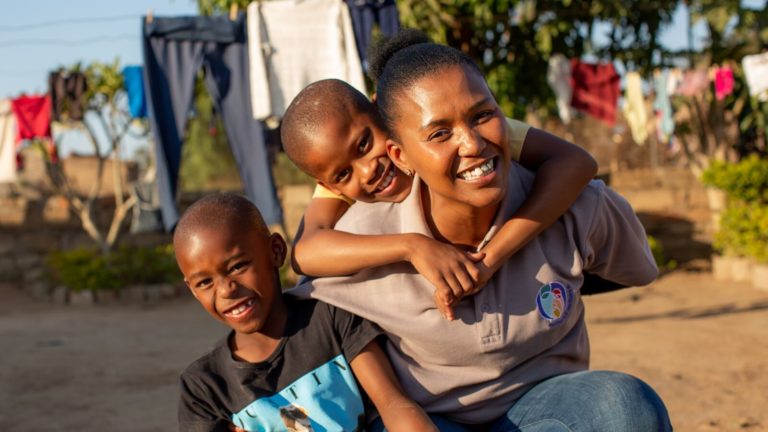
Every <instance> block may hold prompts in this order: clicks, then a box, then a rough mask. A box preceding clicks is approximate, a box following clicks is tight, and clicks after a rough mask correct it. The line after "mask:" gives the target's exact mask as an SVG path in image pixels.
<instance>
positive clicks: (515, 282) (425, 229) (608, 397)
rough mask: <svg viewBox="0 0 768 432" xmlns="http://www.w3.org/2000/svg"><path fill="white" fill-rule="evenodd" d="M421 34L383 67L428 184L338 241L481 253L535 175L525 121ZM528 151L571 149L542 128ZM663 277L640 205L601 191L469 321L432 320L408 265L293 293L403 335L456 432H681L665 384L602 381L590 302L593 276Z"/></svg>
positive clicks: (418, 374) (421, 389)
mask: <svg viewBox="0 0 768 432" xmlns="http://www.w3.org/2000/svg"><path fill="white" fill-rule="evenodd" d="M412 37H414V34H413V33H408V32H406V33H403V34H401V35H399V36H398V37H396V38H395V39H394V40H393V41H390V42H385V43H384V45H383V48H382V49H380V50H379V52H378V54H376V55H374V56H372V61H371V69H372V70H374V73H376V74H377V76H376V78H378V80H377V81H378V86H377V104H378V108H379V110H380V112H381V115H382V117H383V119H384V121H385V123H386V126H387V127H388V129H389V132H390V138H389V139H388V141H387V150H388V154H389V156H390V158H391V159H392V160H393V161H394V162H395V163H396V164H397V165H398V167H399V168H400V169H402V170H404V171H405V170H414V171H415V172H416V174H417V176H416V177H415V178H414V180H413V184H412V187H411V193H410V194H409V195H408V197H407V198H406V199H405V200H404V201H402V202H401V203H397V204H390V203H377V204H371V205H362V204H356V205H354V206H352V207H350V209H349V210H348V211H347V213H346V214H345V215H344V216H343V217H342V218H341V220H339V222H338V223H337V224H336V228H337V229H338V230H341V231H347V232H350V233H353V234H364V235H390V234H395V233H417V234H421V235H425V236H428V237H432V238H436V239H439V240H441V241H442V242H444V243H446V244H449V245H452V246H454V247H457V248H459V249H464V250H477V249H479V248H482V247H483V245H485V244H487V243H488V242H489V241H490V240H491V239H492V238H493V237H494V236H495V235H496V233H497V232H498V231H499V229H500V228H501V227H503V226H504V225H505V223H507V222H508V221H509V220H510V219H511V218H512V217H513V215H514V214H515V212H516V211H518V209H519V208H520V207H521V205H522V203H523V202H524V201H525V199H526V197H527V196H528V195H530V194H531V190H532V189H533V186H534V176H533V174H532V173H531V172H529V171H527V170H525V169H524V168H523V167H521V166H520V165H518V164H517V163H515V162H509V158H508V157H506V156H505V145H504V143H505V142H507V140H508V136H509V135H510V134H513V133H515V131H514V126H513V125H514V123H508V122H506V121H505V119H504V116H503V114H502V113H501V112H500V110H499V107H498V105H497V103H496V100H495V98H494V96H493V94H492V93H491V91H490V90H489V89H488V86H487V84H486V82H485V80H484V78H483V76H482V74H481V72H480V71H479V69H478V68H477V66H476V65H474V64H473V63H472V61H471V60H470V59H469V58H467V57H466V56H464V55H463V54H462V53H461V52H459V51H457V50H455V49H453V48H450V47H446V46H442V45H437V44H433V43H428V42H423V41H419V42H416V43H411V42H409V38H412ZM416 37H417V39H418V37H419V36H418V35H416ZM526 140H527V141H529V140H530V143H531V144H532V145H534V146H535V145H536V144H543V143H546V142H548V141H552V140H557V138H554V137H552V136H551V135H549V134H547V133H546V132H543V131H539V130H533V129H532V130H531V131H530V132H528V135H527V138H526ZM526 146H527V144H526ZM433 259H434V260H440V257H439V256H435V257H434V258H433ZM657 272H658V270H657V268H656V265H655V262H654V260H653V257H652V255H651V253H650V250H649V248H648V244H647V242H646V239H645V232H644V230H643V228H642V226H641V225H640V223H639V221H638V220H637V218H636V216H635V215H634V213H633V211H632V208H631V207H630V206H629V204H628V203H627V202H626V201H625V200H624V199H623V198H621V197H620V196H619V195H617V194H616V193H615V192H613V191H611V190H610V189H608V188H607V187H606V186H605V185H604V184H603V183H601V182H592V183H590V184H589V185H588V186H587V188H586V189H585V190H584V192H583V193H582V194H581V195H580V196H579V197H578V199H576V201H575V203H574V204H573V205H572V206H571V207H570V208H569V209H568V210H567V211H566V212H565V214H563V215H562V216H561V217H560V218H559V219H558V220H557V221H556V222H555V223H554V224H553V225H552V226H550V227H549V228H547V229H546V230H544V231H543V232H542V233H541V234H540V235H539V236H538V237H536V238H534V239H533V240H531V241H530V243H528V244H527V245H526V246H524V247H522V248H521V249H519V250H518V251H517V252H516V253H515V254H514V255H511V256H509V257H508V258H506V259H504V260H503V262H502V263H501V264H500V267H499V268H498V270H497V272H496V273H495V275H494V276H493V277H492V278H491V279H489V280H488V282H487V284H486V285H485V286H484V287H483V288H482V289H480V290H479V291H476V292H475V293H474V294H473V295H471V296H467V297H465V298H464V299H463V301H461V303H459V304H458V305H457V306H456V307H455V309H454V314H455V317H456V320H454V321H446V320H443V319H441V318H440V315H439V314H438V313H437V311H436V310H435V309H434V307H432V305H431V300H432V298H431V295H430V294H431V293H432V291H433V288H432V287H431V286H430V284H429V283H428V281H426V280H425V279H424V278H422V277H420V276H419V275H418V274H414V273H413V272H412V271H411V269H410V268H409V267H408V266H404V265H401V264H400V263H396V264H393V265H387V266H381V267H377V268H370V269H366V270H364V271H362V272H360V273H358V274H356V275H354V276H351V277H346V278H327V279H315V280H312V281H307V282H305V283H303V284H301V285H299V286H298V287H297V288H296V289H294V290H293V292H294V293H296V294H299V295H307V296H312V297H316V298H319V299H323V300H325V301H327V302H329V303H332V304H334V305H336V306H339V307H342V308H344V309H347V310H349V311H351V312H354V313H356V314H358V315H361V316H363V317H366V318H368V319H370V320H371V321H374V322H376V323H377V324H379V325H380V326H381V327H382V328H383V329H384V330H385V331H386V332H387V333H388V334H389V336H390V338H389V343H388V354H389V355H390V359H391V360H392V363H393V366H394V368H395V372H396V373H397V374H398V378H399V379H400V381H401V382H402V383H403V386H404V387H405V389H406V391H408V392H409V394H410V395H411V396H412V397H413V398H414V400H416V402H418V403H419V404H421V405H422V406H423V407H424V408H425V409H426V410H427V412H429V413H430V414H436V415H439V416H440V417H441V420H440V422H442V421H443V420H445V421H446V424H450V426H446V427H445V428H443V427H442V426H441V430H465V429H463V428H464V427H465V426H468V425H471V426H473V427H479V428H480V429H481V430H499V431H501V430H520V429H525V428H526V427H528V426H532V425H533V424H534V423H536V424H537V425H538V426H537V427H542V428H543V429H546V430H570V431H593V430H611V431H638V430H643V431H645V430H653V431H666V430H670V429H671V427H670V423H669V419H668V415H667V411H666V408H665V407H664V404H663V402H662V401H661V399H660V398H659V397H658V395H656V393H655V392H654V391H653V389H652V388H651V387H649V386H648V385H647V384H645V383H644V382H642V381H640V380H639V379H637V378H634V377H631V376H629V375H626V374H623V373H619V372H589V371H587V369H588V363H589V342H588V338H587V331H586V324H585V322H584V304H583V302H582V300H581V288H582V285H583V283H584V280H585V274H587V273H591V274H594V275H596V276H598V277H600V278H603V279H606V280H609V281H612V282H615V283H618V284H621V285H644V284H647V283H650V282H651V281H652V280H653V279H654V278H655V277H656V275H657ZM392 287H399V288H398V289H393V288H392ZM441 424H442V423H441ZM563 425H568V428H564V426H563ZM373 430H376V429H375V428H374V429H373Z"/></svg>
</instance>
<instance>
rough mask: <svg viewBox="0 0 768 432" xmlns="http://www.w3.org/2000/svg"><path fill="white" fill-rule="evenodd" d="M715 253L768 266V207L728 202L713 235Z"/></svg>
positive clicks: (753, 203) (754, 203)
mask: <svg viewBox="0 0 768 432" xmlns="http://www.w3.org/2000/svg"><path fill="white" fill-rule="evenodd" d="M714 248H715V250H717V251H719V252H721V253H723V254H726V255H735V256H748V257H752V258H754V259H755V260H757V261H759V262H764V263H768V205H762V204H760V203H756V202H751V203H747V202H744V201H733V202H729V204H728V207H727V208H726V209H725V211H724V212H723V214H722V216H721V219H720V231H718V232H717V233H716V234H715V243H714Z"/></svg>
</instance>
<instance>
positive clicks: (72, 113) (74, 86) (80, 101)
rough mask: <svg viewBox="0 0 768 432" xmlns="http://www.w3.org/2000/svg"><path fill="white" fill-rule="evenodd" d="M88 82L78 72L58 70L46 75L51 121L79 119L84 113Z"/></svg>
mask: <svg viewBox="0 0 768 432" xmlns="http://www.w3.org/2000/svg"><path fill="white" fill-rule="evenodd" d="M87 90H88V84H87V82H86V79H85V75H84V74H82V73H80V72H69V71H65V70H58V71H55V72H51V73H50V75H48V91H49V92H50V95H51V105H52V111H51V117H52V119H53V121H67V120H73V121H80V120H82V119H83V116H84V115H85V109H86V103H87V101H86V100H85V92H86V91H87Z"/></svg>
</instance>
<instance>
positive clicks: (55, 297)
mask: <svg viewBox="0 0 768 432" xmlns="http://www.w3.org/2000/svg"><path fill="white" fill-rule="evenodd" d="M51 301H52V302H53V304H58V305H65V304H67V303H68V302H69V288H67V287H65V286H64V285H59V286H57V287H56V288H54V289H53V292H52V293H51Z"/></svg>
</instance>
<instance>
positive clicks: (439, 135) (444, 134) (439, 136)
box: [429, 129, 451, 141]
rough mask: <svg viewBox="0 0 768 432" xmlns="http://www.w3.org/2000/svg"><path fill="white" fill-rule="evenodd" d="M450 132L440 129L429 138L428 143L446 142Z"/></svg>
mask: <svg viewBox="0 0 768 432" xmlns="http://www.w3.org/2000/svg"><path fill="white" fill-rule="evenodd" d="M450 135H451V132H450V131H449V130H448V129H440V130H438V131H435V132H434V133H433V134H432V135H430V136H429V141H435V140H440V141H443V140H446V139H448V137H450Z"/></svg>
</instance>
